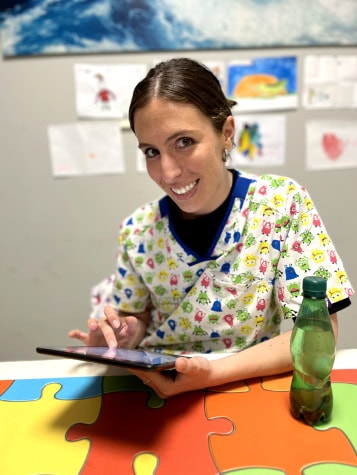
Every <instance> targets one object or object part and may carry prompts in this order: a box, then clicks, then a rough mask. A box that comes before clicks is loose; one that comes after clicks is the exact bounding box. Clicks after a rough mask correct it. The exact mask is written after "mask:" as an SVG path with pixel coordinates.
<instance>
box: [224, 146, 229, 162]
mask: <svg viewBox="0 0 357 475" xmlns="http://www.w3.org/2000/svg"><path fill="white" fill-rule="evenodd" d="M230 156H231V154H230V152H229V150H228V149H226V148H225V149H224V150H223V153H222V160H223V161H224V162H227V161H228V159H229V158H230Z"/></svg>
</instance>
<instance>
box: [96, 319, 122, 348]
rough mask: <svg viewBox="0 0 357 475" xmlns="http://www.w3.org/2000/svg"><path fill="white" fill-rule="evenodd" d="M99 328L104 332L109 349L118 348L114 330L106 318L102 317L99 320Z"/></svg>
mask: <svg viewBox="0 0 357 475" xmlns="http://www.w3.org/2000/svg"><path fill="white" fill-rule="evenodd" d="M98 327H99V328H100V331H101V332H102V334H103V336H104V339H105V341H106V343H107V345H108V346H109V348H117V346H118V342H117V339H116V336H115V333H114V330H113V328H112V327H111V325H110V323H109V322H108V320H107V317H106V316H103V317H100V319H99V320H98Z"/></svg>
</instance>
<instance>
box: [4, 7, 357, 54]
mask: <svg viewBox="0 0 357 475" xmlns="http://www.w3.org/2000/svg"><path fill="white" fill-rule="evenodd" d="M192 12H194V14H192ZM0 23H1V24H2V48H3V55H4V56H5V57H6V56H17V55H20V56H22V55H42V54H51V55H53V54H74V53H80V54H83V53H105V52H107V53H108V52H112V53H114V52H135V51H175V50H176V51H189V50H201V49H205V50H216V49H226V48H227V49H230V48H233V49H236V48H252V47H278V46H309V45H356V44H357V29H356V24H357V2H356V1H355V0H339V1H338V2H336V0H313V1H311V0H284V1H281V0H259V1H258V0H221V1H219V2H218V1H217V0H205V1H202V0H86V1H83V0H66V1H58V0H2V1H1V2H0Z"/></svg>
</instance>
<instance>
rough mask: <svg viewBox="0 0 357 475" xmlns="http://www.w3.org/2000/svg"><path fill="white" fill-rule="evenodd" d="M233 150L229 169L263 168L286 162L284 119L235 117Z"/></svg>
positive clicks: (257, 116) (277, 116)
mask: <svg viewBox="0 0 357 475" xmlns="http://www.w3.org/2000/svg"><path fill="white" fill-rule="evenodd" d="M234 120H235V124H236V136H235V144H236V146H235V147H234V149H233V150H232V152H231V160H230V161H229V163H228V165H231V166H233V167H240V166H244V167H265V166H269V167H270V166H279V165H283V164H284V161H285V116H284V115H281V114H274V115H265V114H264V115H235V116H234Z"/></svg>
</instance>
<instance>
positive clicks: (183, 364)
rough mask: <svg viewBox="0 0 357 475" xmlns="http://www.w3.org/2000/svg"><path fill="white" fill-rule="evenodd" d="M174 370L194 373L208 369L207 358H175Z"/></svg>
mask: <svg viewBox="0 0 357 475" xmlns="http://www.w3.org/2000/svg"><path fill="white" fill-rule="evenodd" d="M176 370H177V371H178V372H179V373H183V374H190V375H196V374H199V373H202V372H207V371H208V370H209V361H208V359H207V358H202V357H200V356H195V357H194V358H177V360H176Z"/></svg>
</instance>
